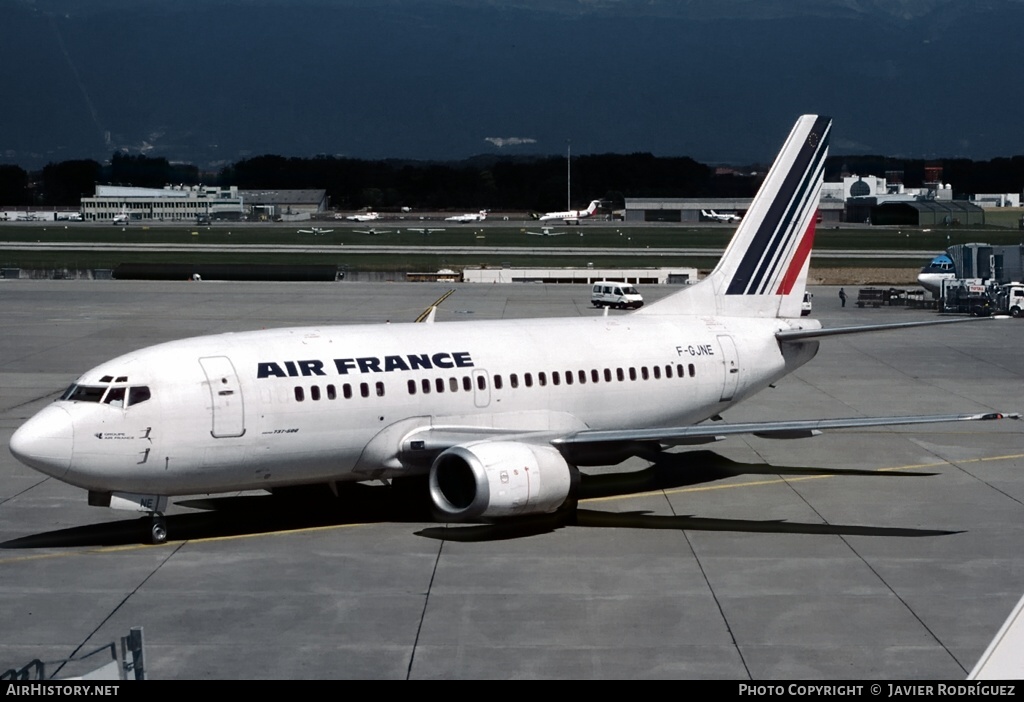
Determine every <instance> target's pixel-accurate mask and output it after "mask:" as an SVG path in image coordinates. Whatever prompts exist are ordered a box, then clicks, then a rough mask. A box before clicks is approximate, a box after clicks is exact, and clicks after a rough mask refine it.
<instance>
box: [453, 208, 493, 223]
mask: <svg viewBox="0 0 1024 702" xmlns="http://www.w3.org/2000/svg"><path fill="white" fill-rule="evenodd" d="M485 219H487V210H480V211H479V212H477V213H476V214H473V213H472V212H469V213H467V214H460V215H454V216H452V217H445V218H444V221H445V222H463V223H468V222H483V221H484V220H485Z"/></svg>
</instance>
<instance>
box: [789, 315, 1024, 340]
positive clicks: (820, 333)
mask: <svg viewBox="0 0 1024 702" xmlns="http://www.w3.org/2000/svg"><path fill="white" fill-rule="evenodd" d="M994 319H1011V317H1007V316H1005V315H1001V316H997V317H957V318H956V319H931V320H927V321H924V322H896V323H893V324H862V325H859V326H856V327H836V328H834V329H786V330H783V331H779V332H775V338H776V339H778V340H779V341H781V342H797V341H809V340H811V339H824V338H827V337H830V336H845V335H848V334H868V333H870V332H880V331H894V330H896V329H911V328H913V327H932V326H936V325H939V324H961V323H963V322H990V321H992V320H994Z"/></svg>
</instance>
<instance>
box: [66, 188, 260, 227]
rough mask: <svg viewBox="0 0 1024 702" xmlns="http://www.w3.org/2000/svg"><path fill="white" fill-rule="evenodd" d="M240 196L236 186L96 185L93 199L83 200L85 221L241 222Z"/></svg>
mask: <svg viewBox="0 0 1024 702" xmlns="http://www.w3.org/2000/svg"><path fill="white" fill-rule="evenodd" d="M243 214H244V208H243V202H242V196H241V195H240V194H239V192H238V188H237V187H234V186H232V187H230V188H219V187H212V186H203V185H167V186H164V187H163V188H136V187H131V186H121V185H97V186H96V193H95V194H94V195H93V196H92V197H83V198H82V219H83V220H85V221H86V222H110V223H111V224H113V223H115V222H121V221H123V220H125V219H127V221H128V222H197V221H201V220H203V219H206V220H211V219H214V218H216V219H234V220H239V219H242V216H243Z"/></svg>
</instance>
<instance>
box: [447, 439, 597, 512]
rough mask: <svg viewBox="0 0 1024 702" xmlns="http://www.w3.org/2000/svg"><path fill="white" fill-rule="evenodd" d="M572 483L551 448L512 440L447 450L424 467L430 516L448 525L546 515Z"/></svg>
mask: <svg viewBox="0 0 1024 702" xmlns="http://www.w3.org/2000/svg"><path fill="white" fill-rule="evenodd" d="M578 483H579V471H578V470H577V469H576V468H575V467H574V466H570V465H569V464H568V463H566V461H565V459H564V458H562V455H561V454H560V453H559V452H558V451H557V450H555V449H553V448H551V447H550V446H533V445H530V444H522V443H517V442H514V441H483V442H480V443H474V444H465V445H462V446H453V447H452V448H450V449H447V450H445V451H444V452H442V453H441V454H440V455H439V456H438V457H437V458H436V459H434V463H433V465H431V467H430V499H431V501H432V502H433V504H434V511H435V514H436V515H437V517H438V518H440V519H445V520H449V521H468V520H471V519H497V518H502V517H516V516H524V515H530V514H547V513H551V512H554V511H555V510H556V509H558V508H559V507H561V506H562V505H563V504H564V503H565V501H566V498H568V497H569V495H570V494H571V493H572V492H574V490H575V487H576V486H577V485H578Z"/></svg>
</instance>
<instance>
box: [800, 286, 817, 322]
mask: <svg viewBox="0 0 1024 702" xmlns="http://www.w3.org/2000/svg"><path fill="white" fill-rule="evenodd" d="M813 300H814V295H813V294H811V293H809V292H805V293H804V301H803V302H802V303H800V316H801V317H806V316H807V315H809V314H810V313H811V309H812V307H813V305H814V303H813V302H812V301H813Z"/></svg>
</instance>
